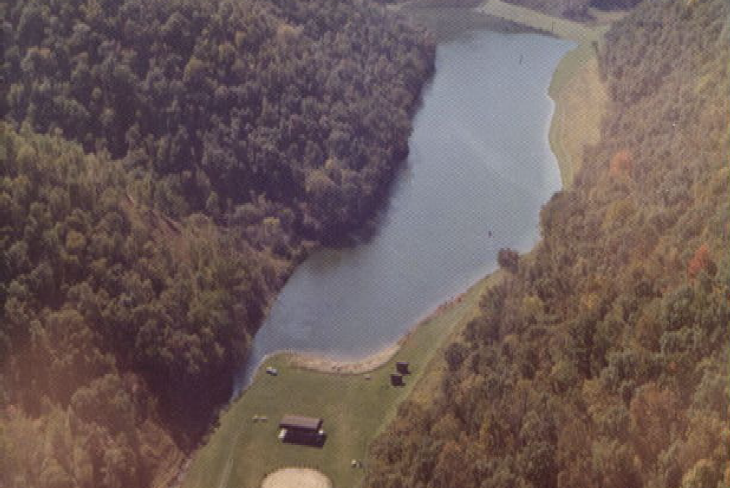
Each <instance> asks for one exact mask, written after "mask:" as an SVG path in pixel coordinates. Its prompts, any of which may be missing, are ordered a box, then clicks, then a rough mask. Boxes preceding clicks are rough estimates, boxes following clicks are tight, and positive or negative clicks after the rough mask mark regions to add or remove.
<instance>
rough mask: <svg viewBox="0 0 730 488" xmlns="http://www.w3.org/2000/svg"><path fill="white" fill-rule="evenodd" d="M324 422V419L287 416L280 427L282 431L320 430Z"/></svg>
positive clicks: (280, 423)
mask: <svg viewBox="0 0 730 488" xmlns="http://www.w3.org/2000/svg"><path fill="white" fill-rule="evenodd" d="M323 422H324V421H323V420H322V419H316V418H313V417H303V416H301V415H288V414H287V415H284V417H283V418H282V419H281V422H279V427H280V428H282V429H303V430H319V429H320V427H322V423H323Z"/></svg>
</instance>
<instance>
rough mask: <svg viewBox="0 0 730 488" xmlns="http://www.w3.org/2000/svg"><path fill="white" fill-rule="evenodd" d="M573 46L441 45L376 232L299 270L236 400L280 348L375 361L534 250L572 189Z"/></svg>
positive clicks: (491, 37) (510, 37)
mask: <svg viewBox="0 0 730 488" xmlns="http://www.w3.org/2000/svg"><path fill="white" fill-rule="evenodd" d="M571 47H572V43H570V42H567V41H561V40H557V39H551V38H546V37H544V36H538V35H533V34H503V33H497V32H490V31H480V32H473V33H469V34H465V35H463V36H461V37H459V38H458V39H456V40H451V41H448V42H444V43H442V44H440V45H439V46H438V49H437V59H436V73H435V76H434V78H433V80H432V82H431V84H430V85H429V87H428V88H427V89H426V90H425V92H424V94H423V104H422V106H421V108H420V110H419V111H418V112H417V114H416V116H415V120H414V130H413V133H412V135H411V138H410V141H409V146H410V155H409V157H408V159H407V161H406V162H405V163H404V169H403V171H401V172H400V173H399V176H398V179H397V181H396V182H395V184H394V186H393V190H392V192H391V194H390V195H389V202H388V203H387V204H386V205H385V206H384V207H385V208H384V210H383V215H382V216H381V219H380V223H379V226H378V231H377V233H376V234H375V235H374V236H373V237H372V238H371V239H370V240H368V241H367V242H364V243H361V244H358V245H356V246H354V247H351V248H347V249H338V250H329V249H325V250H321V251H318V252H316V253H314V254H313V255H312V256H310V257H309V258H308V259H307V260H306V261H305V262H304V263H303V264H302V265H300V266H299V268H297V270H296V271H295V273H294V274H293V275H292V276H291V278H290V280H289V281H288V283H287V284H286V286H285V287H284V288H283V290H282V291H281V293H280V295H279V296H278V298H277V300H276V302H275V303H274V305H273V307H272V309H271V311H270V314H269V316H268V318H267V319H266V321H265V323H264V324H263V326H262V327H261V329H260V330H259V332H258V334H257V335H256V337H255V339H254V342H253V347H252V349H251V352H250V356H249V358H248V360H247V362H246V364H245V366H244V368H243V369H242V370H241V371H240V374H239V376H238V378H237V379H236V385H235V386H236V387H235V390H236V392H238V391H240V390H241V388H243V387H245V386H246V385H247V384H248V382H249V381H250V377H251V375H252V374H253V372H254V370H255V368H256V366H257V365H258V364H260V362H261V361H262V359H263V358H264V357H265V356H266V355H267V354H270V353H272V352H276V351H280V350H296V351H304V352H312V353H320V354H323V355H325V356H328V357H332V358H335V359H358V358H361V357H364V356H367V355H368V354H371V353H373V352H375V351H377V350H378V349H380V348H382V347H384V346H385V345H388V344H390V343H392V342H394V341H396V340H397V339H398V338H400V337H401V336H402V335H403V334H404V333H405V332H406V331H407V330H409V329H410V328H411V327H413V325H414V324H415V323H417V322H418V321H419V320H420V319H421V318H422V317H424V316H425V315H427V314H428V313H429V312H430V311H431V310H433V309H434V308H435V307H436V306H438V304H439V303H441V302H443V301H445V300H447V299H449V298H451V297H453V296H454V295H456V294H458V293H460V292H462V291H464V290H465V289H466V288H467V287H468V286H469V285H470V284H472V283H473V282H475V281H476V280H477V279H479V278H481V277H483V276H484V275H485V274H487V273H488V272H490V271H492V270H493V269H495V268H496V267H497V264H496V263H497V251H498V250H499V249H500V248H502V247H510V248H513V249H517V250H519V251H528V250H529V249H531V248H532V247H533V245H534V244H535V243H536V242H537V240H538V239H539V213H540V208H541V207H542V205H543V204H544V203H545V202H547V201H548V199H549V198H550V197H551V195H552V194H553V193H554V192H556V191H558V190H559V189H560V187H561V182H560V173H559V170H558V167H557V163H556V160H555V157H554V155H553V153H552V152H551V150H550V146H549V144H548V128H549V124H550V118H551V115H552V112H553V102H552V101H551V100H550V98H549V97H548V94H547V89H548V86H549V84H550V79H551V76H552V73H553V71H554V70H555V67H556V66H557V63H558V61H559V60H560V58H561V57H562V56H563V55H564V54H565V53H566V52H567V51H568V50H569V49H570V48H571ZM490 232H491V237H490V234H489V233H490Z"/></svg>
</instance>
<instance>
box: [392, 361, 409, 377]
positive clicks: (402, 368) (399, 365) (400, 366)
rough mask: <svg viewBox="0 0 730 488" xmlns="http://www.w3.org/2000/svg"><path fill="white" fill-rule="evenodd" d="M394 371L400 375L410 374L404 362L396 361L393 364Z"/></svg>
mask: <svg viewBox="0 0 730 488" xmlns="http://www.w3.org/2000/svg"><path fill="white" fill-rule="evenodd" d="M395 370H396V371H398V372H399V373H400V374H411V372H410V370H409V365H408V363H407V362H405V361H398V362H397V363H395Z"/></svg>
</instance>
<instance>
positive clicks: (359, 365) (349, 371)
mask: <svg viewBox="0 0 730 488" xmlns="http://www.w3.org/2000/svg"><path fill="white" fill-rule="evenodd" d="M491 274H492V273H489V274H487V275H486V276H485V277H484V278H486V277H488V276H489V275H491ZM484 278H480V279H479V280H477V281H476V282H475V283H472V284H471V285H469V286H468V287H467V288H466V289H465V290H464V291H463V292H461V293H459V294H458V295H456V296H455V297H453V298H451V299H449V300H447V301H445V302H442V303H441V304H440V305H439V306H437V307H436V308H435V309H433V310H432V311H431V312H429V313H427V314H426V316H425V317H423V318H422V319H420V320H418V321H417V322H416V323H415V324H414V325H413V326H412V327H411V328H410V329H408V330H407V331H406V333H405V334H403V335H402V336H401V337H400V338H399V339H398V340H396V341H395V342H392V343H390V344H386V345H385V346H383V347H381V348H380V349H378V350H377V351H375V352H373V353H371V354H368V355H367V356H365V357H363V358H359V359H353V360H348V359H332V358H328V357H326V356H324V355H321V354H316V353H301V352H296V351H281V352H276V353H273V354H271V355H269V356H268V357H267V358H265V359H270V358H273V357H283V358H284V359H285V360H286V361H287V364H288V365H289V366H290V367H292V368H299V369H304V370H308V371H314V372H317V373H326V374H339V375H361V374H366V373H371V372H373V371H375V370H377V369H380V368H381V367H383V366H385V365H386V364H387V363H389V362H390V361H391V360H392V359H393V357H394V356H395V355H396V354H398V352H399V351H400V350H401V348H402V347H403V346H404V345H405V344H406V343H407V342H408V340H409V339H410V338H411V337H412V336H413V334H414V333H415V332H416V331H417V330H418V329H419V328H420V327H423V326H424V325H426V323H427V322H429V321H430V320H432V319H433V318H434V317H436V316H438V315H440V314H442V313H444V312H446V311H447V310H449V309H450V308H452V307H454V306H455V305H458V304H459V303H461V302H462V300H463V299H464V296H465V295H466V294H467V293H468V292H469V290H471V289H472V288H473V287H474V286H476V285H477V284H479V282H480V281H481V280H482V279H484ZM263 363H264V361H262V363H261V364H260V365H259V367H258V369H260V368H261V367H263V365H264V364H263ZM257 374H258V373H257Z"/></svg>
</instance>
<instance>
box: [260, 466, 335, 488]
mask: <svg viewBox="0 0 730 488" xmlns="http://www.w3.org/2000/svg"><path fill="white" fill-rule="evenodd" d="M261 488H332V482H331V481H330V480H329V478H328V477H327V476H325V475H324V474H322V473H320V472H319V471H317V470H314V469H305V468H284V469H280V470H278V471H274V472H273V473H271V474H270V475H268V476H267V477H266V478H265V479H264V482H263V483H262V484H261Z"/></svg>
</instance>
